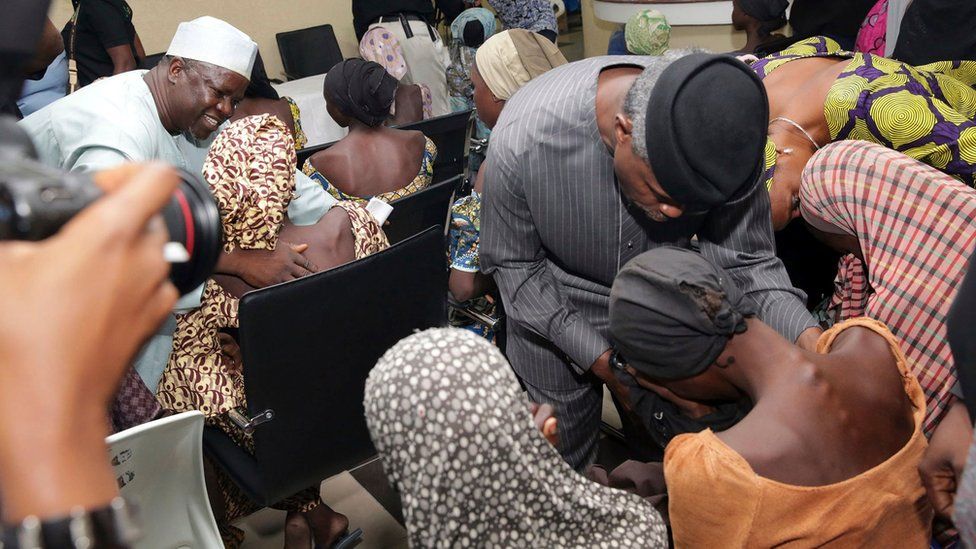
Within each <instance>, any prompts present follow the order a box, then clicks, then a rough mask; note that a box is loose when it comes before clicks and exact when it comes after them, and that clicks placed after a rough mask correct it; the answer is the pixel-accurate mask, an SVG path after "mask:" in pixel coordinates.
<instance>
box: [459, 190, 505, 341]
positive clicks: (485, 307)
mask: <svg viewBox="0 0 976 549" xmlns="http://www.w3.org/2000/svg"><path fill="white" fill-rule="evenodd" d="M448 242H449V244H448V259H449V261H450V265H451V268H452V269H454V270H457V271H463V272H466V273H477V272H480V270H481V261H480V259H479V256H478V244H479V243H480V242H481V195H479V194H478V192H477V191H471V194H470V195H468V196H465V197H461V198H459V199H457V201H456V202H454V205H453V206H452V207H451V227H450V230H449V233H448ZM464 305H465V306H466V307H469V308H472V309H474V310H476V311H478V312H479V313H482V314H485V315H488V316H494V315H495V313H496V308H495V302H494V301H493V300H491V299H490V298H488V297H487V296H481V297H477V298H475V299H472V300H469V301H468V302H466V303H465V304H464ZM450 323H451V326H454V327H456V328H464V329H465V330H468V331H471V332H474V333H476V334H478V335H480V336H481V337H483V338H485V339H487V340H488V341H492V342H494V341H495V331H494V330H492V329H490V328H488V327H487V326H485V325H483V324H481V323H478V322H475V321H474V320H472V319H470V318H468V317H467V316H465V315H463V314H461V313H458V312H457V311H455V310H454V309H451V312H450Z"/></svg>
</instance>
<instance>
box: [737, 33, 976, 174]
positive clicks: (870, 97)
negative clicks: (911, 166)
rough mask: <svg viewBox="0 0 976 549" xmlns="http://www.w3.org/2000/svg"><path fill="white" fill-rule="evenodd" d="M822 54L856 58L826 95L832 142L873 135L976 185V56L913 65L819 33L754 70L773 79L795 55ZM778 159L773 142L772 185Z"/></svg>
mask: <svg viewBox="0 0 976 549" xmlns="http://www.w3.org/2000/svg"><path fill="white" fill-rule="evenodd" d="M814 57H830V58H841V59H848V58H849V59H850V62H849V63H848V65H847V66H846V67H845V68H844V70H843V72H841V73H840V75H838V76H837V79H836V80H835V81H834V83H833V84H832V85H831V86H830V90H829V91H828V92H827V98H826V100H825V101H824V116H825V117H826V119H827V126H828V128H829V130H830V141H831V142H834V141H841V140H845V139H852V140H859V141H870V142H871V143H876V144H878V145H882V146H884V147H888V148H889V149H893V150H896V151H898V152H900V153H902V154H905V155H907V156H910V157H912V158H914V159H916V160H920V161H922V162H924V163H926V164H928V165H930V166H932V167H933V168H937V169H939V170H941V171H943V172H945V173H947V174H949V175H951V176H953V177H956V178H957V179H960V180H962V181H963V182H964V183H966V184H967V185H969V186H971V187H972V186H974V184H976V90H974V89H973V86H974V85H976V61H940V62H937V63H931V64H928V65H923V66H920V67H913V66H911V65H908V64H906V63H902V62H901V61H895V60H893V59H887V58H885V57H881V56H877V55H872V54H870V53H852V52H849V51H845V50H844V49H843V48H841V47H840V44H838V43H837V42H835V41H833V40H831V39H830V38H826V37H823V36H818V37H813V38H808V39H806V40H803V41H800V42H797V43H796V44H794V45H792V46H790V47H789V48H787V49H785V50H783V51H781V52H779V53H776V54H773V55H770V56H768V57H764V58H763V59H759V60H758V61H755V62H753V63H752V68H753V70H755V71H756V74H758V75H759V77H760V78H765V77H766V76H767V75H769V74H771V73H772V72H773V71H774V70H776V69H777V68H779V67H781V66H783V65H785V64H787V63H789V62H791V61H795V60H797V59H807V58H814ZM775 157H776V154H775V146H774V145H772V143H767V149H766V168H767V172H766V184H767V187H768V186H769V184H770V183H771V181H772V171H773V164H774V163H775Z"/></svg>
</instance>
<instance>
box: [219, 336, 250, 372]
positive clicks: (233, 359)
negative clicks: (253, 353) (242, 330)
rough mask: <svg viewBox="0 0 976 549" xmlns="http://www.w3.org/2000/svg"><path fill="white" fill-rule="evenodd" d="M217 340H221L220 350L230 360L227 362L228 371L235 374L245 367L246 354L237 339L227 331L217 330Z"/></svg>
mask: <svg viewBox="0 0 976 549" xmlns="http://www.w3.org/2000/svg"><path fill="white" fill-rule="evenodd" d="M217 340H218V341H219V342H220V352H221V353H222V354H223V355H224V356H225V357H227V359H228V360H229V361H230V362H229V363H228V364H227V371H228V372H229V373H233V374H237V373H240V371H241V369H242V368H243V367H244V355H242V354H241V346H240V345H238V344H237V340H236V339H234V336H232V335H230V334H228V333H225V332H217Z"/></svg>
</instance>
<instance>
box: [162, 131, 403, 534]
mask: <svg viewBox="0 0 976 549" xmlns="http://www.w3.org/2000/svg"><path fill="white" fill-rule="evenodd" d="M295 161H296V160H295V145H294V143H293V141H292V137H291V133H290V132H289V130H288V128H287V127H286V126H285V125H284V124H283V123H282V122H281V121H280V120H278V118H276V117H275V116H273V115H269V114H263V115H259V116H250V117H246V118H242V119H240V120H238V121H236V122H233V123H231V124H230V125H229V126H228V127H227V128H226V129H225V130H224V131H222V132H221V133H220V134H219V135H218V137H217V138H216V140H215V141H214V143H213V145H212V146H211V147H210V152H209V154H208V155H207V160H206V162H205V164H204V168H203V176H204V179H205V180H206V183H207V184H208V185H209V187H210V190H211V192H212V193H213V196H214V198H215V200H216V202H217V207H218V209H219V211H220V219H221V228H222V229H223V234H224V251H225V252H231V251H233V250H234V249H237V248H240V249H244V250H273V249H275V247H277V246H283V245H291V244H289V243H288V241H287V240H286V239H289V240H294V241H305V242H308V244H303V245H302V248H305V247H308V250H307V254H306V256H307V257H309V258H310V260H314V261H316V262H318V263H319V265H320V266H321V267H322V268H328V267H331V266H333V265H335V264H338V263H342V262H345V261H348V260H352V259H356V258H359V257H362V256H363V255H367V254H369V253H373V252H375V251H379V250H381V249H383V248H385V247H387V246H388V245H389V244H388V243H387V241H386V237H385V236H383V232H382V230H380V228H379V226H378V225H377V223H376V222H375V221H374V220H372V219H371V218H370V216H369V213H368V212H366V211H365V208H363V207H362V206H360V205H358V204H355V203H349V202H346V203H339V204H338V206H339V207H336V208H333V209H332V210H331V211H330V212H329V213H327V214H326V215H325V216H324V217H323V220H322V221H320V222H319V224H318V225H314V226H311V227H302V228H298V227H294V226H291V225H290V224H288V222H287V220H286V214H287V208H288V204H289V202H290V201H291V199H292V194H293V193H294V190H295V181H294V178H295ZM336 228H338V229H340V230H342V229H344V230H345V232H346V233H348V232H349V230H350V228H351V229H352V238H348V239H347V240H348V241H350V242H353V243H354V244H352V243H351V244H349V245H348V248H349V249H348V250H344V249H342V248H341V246H337V245H334V244H333V243H330V242H329V241H328V240H327V239H325V237H323V236H320V235H329V234H335V230H336ZM335 242H338V239H335ZM296 250H297V251H305V250H302V249H300V248H299V249H296ZM330 258H334V259H331V262H330ZM315 270H316V267H315V266H314V265H313V264H312V263H311V262H309V263H307V265H306V270H304V271H303V272H302V273H295V278H299V277H300V276H303V275H307V274H310V273H311V272H312V271H315ZM249 289H251V288H250V287H248V286H246V285H245V284H244V283H243V281H241V280H240V279H235V278H234V277H229V276H215V277H214V278H211V279H210V280H208V281H207V283H206V286H205V287H204V291H203V297H202V298H201V304H200V307H198V308H196V309H193V310H192V311H190V312H188V313H185V314H180V315H178V316H177V322H176V331H175V333H174V334H173V353H172V355H171V356H170V360H169V363H168V364H167V366H166V369H165V370H164V372H163V377H162V379H161V380H160V383H159V387H158V389H157V398H158V400H159V402H160V403H161V404H162V405H163V407H164V408H166V409H168V410H172V411H174V412H185V411H188V410H199V411H201V412H203V414H204V415H205V416H206V421H207V423H208V424H209V425H212V426H216V427H218V428H220V429H221V430H223V431H224V432H225V433H227V435H228V436H230V437H231V438H232V439H234V441H235V442H237V443H238V444H239V445H240V446H241V447H243V448H246V449H248V450H249V451H253V441H252V439H251V437H250V436H249V435H246V434H245V433H244V432H243V431H241V430H240V429H239V428H237V427H236V426H235V425H234V423H233V422H231V421H230V420H229V418H228V413H229V412H230V411H231V410H233V409H246V402H245V393H244V379H243V376H242V370H241V364H240V362H239V358H235V355H236V353H235V350H236V343H235V342H234V341H233V339H232V338H231V337H230V336H229V335H227V334H226V333H223V332H222V331H223V330H224V329H226V328H236V327H237V326H238V319H237V307H238V297H239V296H240V295H241V294H242V293H243V292H244V291H247V290H249ZM217 485H218V486H217V487H216V489H217V491H219V492H220V493H221V494H222V496H223V499H224V505H225V508H226V512H225V513H224V515H223V516H222V517H220V520H219V524H218V526H219V527H220V531H221V535H222V537H223V539H224V544H225V545H226V546H227V547H231V548H234V547H238V546H239V545H240V543H241V542H242V540H243V532H242V531H241V530H239V529H237V528H234V527H233V526H231V525H230V523H231V522H232V521H234V520H236V519H237V518H240V517H243V516H246V515H248V514H251V513H253V512H254V511H256V510H257V509H258V507H257V506H255V505H254V504H253V503H252V502H251V501H250V500H249V499H248V498H247V496H246V495H244V494H243V493H242V492H241V491H240V489H239V488H238V487H237V485H236V484H235V483H234V482H233V481H232V480H230V479H229V478H228V477H227V476H226V475H224V474H218V475H217ZM276 507H277V508H280V509H284V510H287V511H289V517H288V523H289V535H288V536H287V537H288V538H289V544H288V546H291V543H297V544H298V546H305V547H307V546H308V545H310V544H311V542H312V537H314V539H315V541H316V542H317V543H321V544H322V545H324V546H328V545H330V544H331V543H332V542H333V541H335V539H336V538H338V537H339V536H340V534H341V533H342V532H343V531H344V530H345V529H346V527H347V526H348V523H349V521H348V520H347V519H346V518H345V517H344V516H342V515H340V514H338V513H336V512H334V511H333V510H332V509H330V508H329V507H328V506H327V505H325V504H324V503H322V501H321V500H320V499H319V490H318V486H315V487H311V488H309V489H307V490H304V491H302V492H300V493H299V494H296V495H294V496H292V497H290V498H288V499H287V500H285V501H282V502H279V504H277V505H276ZM306 522H307V524H306ZM309 528H311V534H309V531H308V530H309ZM302 533H304V538H303V536H302V535H301V534H302ZM293 537H296V538H297V539H291V538H293Z"/></svg>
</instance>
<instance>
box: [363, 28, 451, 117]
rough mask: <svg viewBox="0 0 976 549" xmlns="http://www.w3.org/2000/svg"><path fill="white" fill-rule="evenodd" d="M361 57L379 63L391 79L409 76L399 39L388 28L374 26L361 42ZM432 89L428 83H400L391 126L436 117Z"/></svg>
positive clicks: (395, 98) (392, 108) (392, 111)
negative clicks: (432, 103)
mask: <svg viewBox="0 0 976 549" xmlns="http://www.w3.org/2000/svg"><path fill="white" fill-rule="evenodd" d="M359 55H360V56H361V57H362V58H363V59H365V60H366V61H372V62H374V63H379V64H380V65H382V66H383V68H384V69H386V72H388V73H390V76H392V77H393V78H396V79H397V80H401V79H402V78H403V77H404V75H406V74H407V61H406V58H404V57H403V48H402V47H401V46H400V41H399V40H397V37H396V36H394V35H393V33H391V32H390V31H388V30H387V29H386V28H385V27H373V28H372V29H370V30H368V31H366V34H364V35H363V39H362V40H360V41H359ZM431 101H432V98H431V95H430V88H429V87H428V86H427V84H404V83H402V82H401V83H400V84H399V85H398V86H397V88H396V95H395V96H394V99H393V106H392V107H391V111H390V115H391V117H390V118H388V119H387V120H386V124H387V125H388V126H402V125H404V124H411V123H413V122H419V121H421V120H426V119H428V118H431V117H433V116H434V115H433V111H432V107H431Z"/></svg>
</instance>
